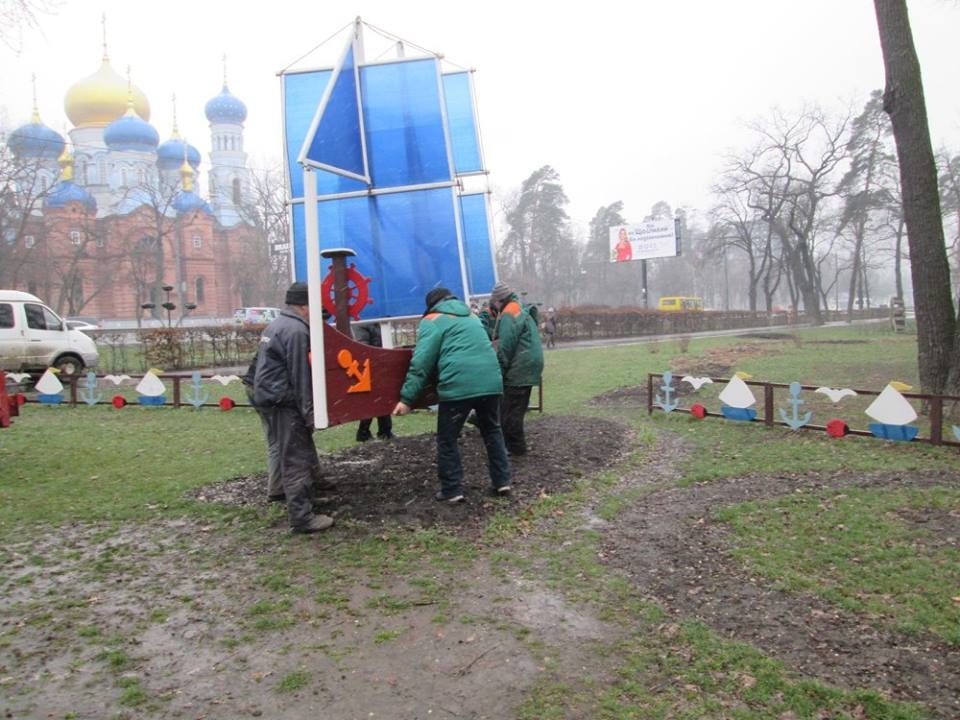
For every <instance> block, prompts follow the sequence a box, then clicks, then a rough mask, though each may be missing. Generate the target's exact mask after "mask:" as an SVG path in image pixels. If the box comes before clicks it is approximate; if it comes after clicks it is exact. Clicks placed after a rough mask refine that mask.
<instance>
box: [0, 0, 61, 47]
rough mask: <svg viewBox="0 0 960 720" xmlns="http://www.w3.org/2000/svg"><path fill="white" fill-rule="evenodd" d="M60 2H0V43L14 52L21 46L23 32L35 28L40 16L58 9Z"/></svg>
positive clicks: (28, 0) (4, 0) (41, 0)
mask: <svg viewBox="0 0 960 720" xmlns="http://www.w3.org/2000/svg"><path fill="white" fill-rule="evenodd" d="M61 5H63V2H62V0H0V42H2V43H3V44H4V45H6V46H7V47H8V48H10V49H11V50H13V51H14V52H20V49H21V48H22V46H23V31H24V30H25V29H27V28H34V27H37V25H38V22H39V16H40V15H49V14H52V13H54V12H56V11H57V10H59V9H60V7H61Z"/></svg>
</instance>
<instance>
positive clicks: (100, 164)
mask: <svg viewBox="0 0 960 720" xmlns="http://www.w3.org/2000/svg"><path fill="white" fill-rule="evenodd" d="M97 175H98V177H97V182H99V183H100V184H101V185H103V184H105V183H106V182H107V161H106V160H98V161H97Z"/></svg>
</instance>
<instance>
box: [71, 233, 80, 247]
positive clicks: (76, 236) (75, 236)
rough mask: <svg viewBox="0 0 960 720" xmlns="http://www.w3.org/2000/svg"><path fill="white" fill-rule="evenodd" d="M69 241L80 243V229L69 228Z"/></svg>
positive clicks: (75, 243)
mask: <svg viewBox="0 0 960 720" xmlns="http://www.w3.org/2000/svg"><path fill="white" fill-rule="evenodd" d="M70 242H72V243H73V244H74V245H79V244H80V231H79V230H71V231H70Z"/></svg>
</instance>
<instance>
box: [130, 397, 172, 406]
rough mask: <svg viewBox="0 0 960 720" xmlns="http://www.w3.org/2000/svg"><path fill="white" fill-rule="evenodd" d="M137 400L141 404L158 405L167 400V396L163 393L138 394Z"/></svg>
mask: <svg viewBox="0 0 960 720" xmlns="http://www.w3.org/2000/svg"><path fill="white" fill-rule="evenodd" d="M137 401H138V402H139V403H140V404H141V405H154V406H159V405H163V404H164V403H165V402H166V401H167V398H166V396H165V395H140V396H139V397H138V398H137Z"/></svg>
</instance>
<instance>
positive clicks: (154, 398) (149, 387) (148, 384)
mask: <svg viewBox="0 0 960 720" xmlns="http://www.w3.org/2000/svg"><path fill="white" fill-rule="evenodd" d="M160 372H162V370H157V369H156V368H150V370H148V371H147V374H146V375H144V376H143V379H142V380H141V381H140V382H139V383H137V392H138V393H140V397H139V401H140V404H141V405H163V403H164V402H166V398H165V397H164V396H163V394H164V393H165V392H166V390H167V388H166V387H165V386H164V384H163V381H162V380H161V379H160V378H158V377H157V373H160Z"/></svg>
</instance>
